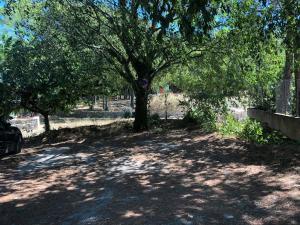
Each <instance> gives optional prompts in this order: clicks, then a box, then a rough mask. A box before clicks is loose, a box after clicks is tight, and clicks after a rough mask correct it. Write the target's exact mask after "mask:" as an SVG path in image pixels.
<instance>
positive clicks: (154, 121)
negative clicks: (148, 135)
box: [148, 113, 161, 127]
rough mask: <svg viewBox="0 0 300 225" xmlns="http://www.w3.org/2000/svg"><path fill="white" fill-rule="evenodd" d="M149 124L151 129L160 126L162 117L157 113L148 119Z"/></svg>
mask: <svg viewBox="0 0 300 225" xmlns="http://www.w3.org/2000/svg"><path fill="white" fill-rule="evenodd" d="M148 123H149V126H150V127H156V126H159V125H160V123H161V121H160V116H159V115H158V114H157V113H155V114H153V115H151V116H150V117H149V119H148Z"/></svg>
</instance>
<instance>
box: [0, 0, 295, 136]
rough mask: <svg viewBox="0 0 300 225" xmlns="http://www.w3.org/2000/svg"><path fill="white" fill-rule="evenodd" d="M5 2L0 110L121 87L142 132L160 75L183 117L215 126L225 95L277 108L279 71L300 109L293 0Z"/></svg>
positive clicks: (47, 106) (67, 102)
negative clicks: (178, 95) (177, 94)
mask: <svg viewBox="0 0 300 225" xmlns="http://www.w3.org/2000/svg"><path fill="white" fill-rule="evenodd" d="M5 2H6V4H5V5H4V7H3V8H2V9H1V20H2V21H3V22H5V23H6V26H7V27H9V28H10V29H9V30H10V32H9V33H7V34H6V37H5V38H3V40H2V41H1V45H2V46H3V47H2V48H1V53H0V55H1V83H0V89H1V92H2V93H3V94H2V95H1V103H0V109H1V113H2V114H6V115H8V114H9V113H10V112H11V111H12V110H17V109H18V108H20V107H21V108H26V109H28V110H30V111H33V112H38V113H40V114H42V115H44V117H45V118H47V117H48V115H51V114H53V113H55V112H57V111H65V110H68V109H70V107H73V106H75V105H76V103H77V102H78V101H79V100H82V99H84V100H86V101H93V96H109V95H115V94H118V93H119V92H120V90H122V89H124V88H126V89H128V90H131V91H132V92H134V94H135V97H136V104H135V105H136V108H135V113H134V115H135V122H134V128H135V130H137V131H141V130H144V129H147V128H148V124H149V123H148V118H147V117H148V112H147V110H148V108H147V107H148V105H147V103H148V100H149V98H148V95H149V93H150V92H151V91H153V89H157V87H158V86H161V85H162V86H164V85H167V84H169V85H173V86H175V87H176V88H177V89H178V90H181V91H182V92H184V94H185V95H186V99H187V101H186V102H185V103H184V104H185V106H186V108H187V115H186V117H185V119H187V120H191V121H194V122H198V123H200V124H202V125H203V126H204V127H209V128H210V129H211V130H215V129H216V126H215V124H216V122H217V121H218V118H219V116H220V114H226V111H227V103H228V102H229V101H230V100H231V99H233V98H234V99H238V100H239V101H240V102H243V103H244V104H247V105H248V106H251V107H256V108H260V109H263V110H269V111H275V110H278V106H277V105H276V104H277V103H276V99H277V98H279V99H280V100H281V101H282V102H287V101H288V98H287V97H285V96H283V95H282V90H280V87H281V86H280V85H281V83H282V80H288V82H290V83H289V84H288V89H289V90H290V89H291V90H295V91H294V94H293V99H294V102H293V108H294V109H295V110H294V111H295V114H299V109H300V101H299V99H300V92H299V85H300V83H299V82H300V66H299V64H300V62H299V61H300V57H299V55H300V54H299V40H300V38H299V33H300V32H299V29H298V28H299V20H300V17H299V14H300V13H299V8H300V7H299V4H300V3H299V1H297V0H278V1H256V0H245V1H238V0H234V1H225V0H222V1H214V0H205V1H201V2H198V1H195V0H180V1H173V0H171V1H143V0H137V1H128V0H119V1H109V0H107V1H106V0H104V1H94V0H84V1H79V0H51V1H50V0H41V1H31V0H19V1H15V0H7V1H5ZM12 31H13V32H12ZM7 36H10V37H7ZM292 77H293V78H294V80H295V82H293V84H292V83H291V79H292ZM298 80H299V81H298ZM293 87H294V89H292V88H293ZM278 88H279V89H278ZM289 90H288V91H289ZM132 105H133V104H132ZM285 105H287V104H285ZM284 110H286V109H284ZM127 116H128V115H127ZM46 120H47V119H46ZM47 126H48V128H49V125H46V127H47ZM48 128H47V129H48Z"/></svg>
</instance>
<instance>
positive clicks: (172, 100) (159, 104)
mask: <svg viewBox="0 0 300 225" xmlns="http://www.w3.org/2000/svg"><path fill="white" fill-rule="evenodd" d="M166 98H167V101H166ZM183 100H184V97H183V95H182V94H167V95H165V94H160V95H155V96H152V97H151V100H150V108H149V109H150V112H151V114H156V113H157V114H158V115H160V116H161V117H164V116H165V111H166V108H167V112H168V116H171V117H175V118H180V117H181V116H182V114H183V111H184V108H183V107H182V106H180V102H181V101H183Z"/></svg>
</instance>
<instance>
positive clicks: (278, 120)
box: [247, 109, 300, 140]
mask: <svg viewBox="0 0 300 225" xmlns="http://www.w3.org/2000/svg"><path fill="white" fill-rule="evenodd" d="M247 113H248V116H249V117H250V118H252V119H255V120H257V121H259V122H262V123H266V124H267V125H268V126H269V127H270V128H272V129H275V130H278V131H281V133H283V134H284V135H286V136H287V137H289V138H291V139H294V140H300V118H296V117H292V116H286V115H282V114H276V113H270V112H266V111H263V110H258V109H248V110H247Z"/></svg>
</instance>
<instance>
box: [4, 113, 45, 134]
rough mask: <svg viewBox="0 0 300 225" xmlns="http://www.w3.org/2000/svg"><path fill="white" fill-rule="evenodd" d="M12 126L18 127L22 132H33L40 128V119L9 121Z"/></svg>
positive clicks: (28, 118)
mask: <svg viewBox="0 0 300 225" xmlns="http://www.w3.org/2000/svg"><path fill="white" fill-rule="evenodd" d="M9 122H10V124H11V125H12V126H15V127H18V128H19V129H21V130H25V131H27V132H32V131H33V130H35V129H38V128H39V127H40V117H39V116H34V117H27V118H15V119H12V120H10V121H9Z"/></svg>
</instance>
